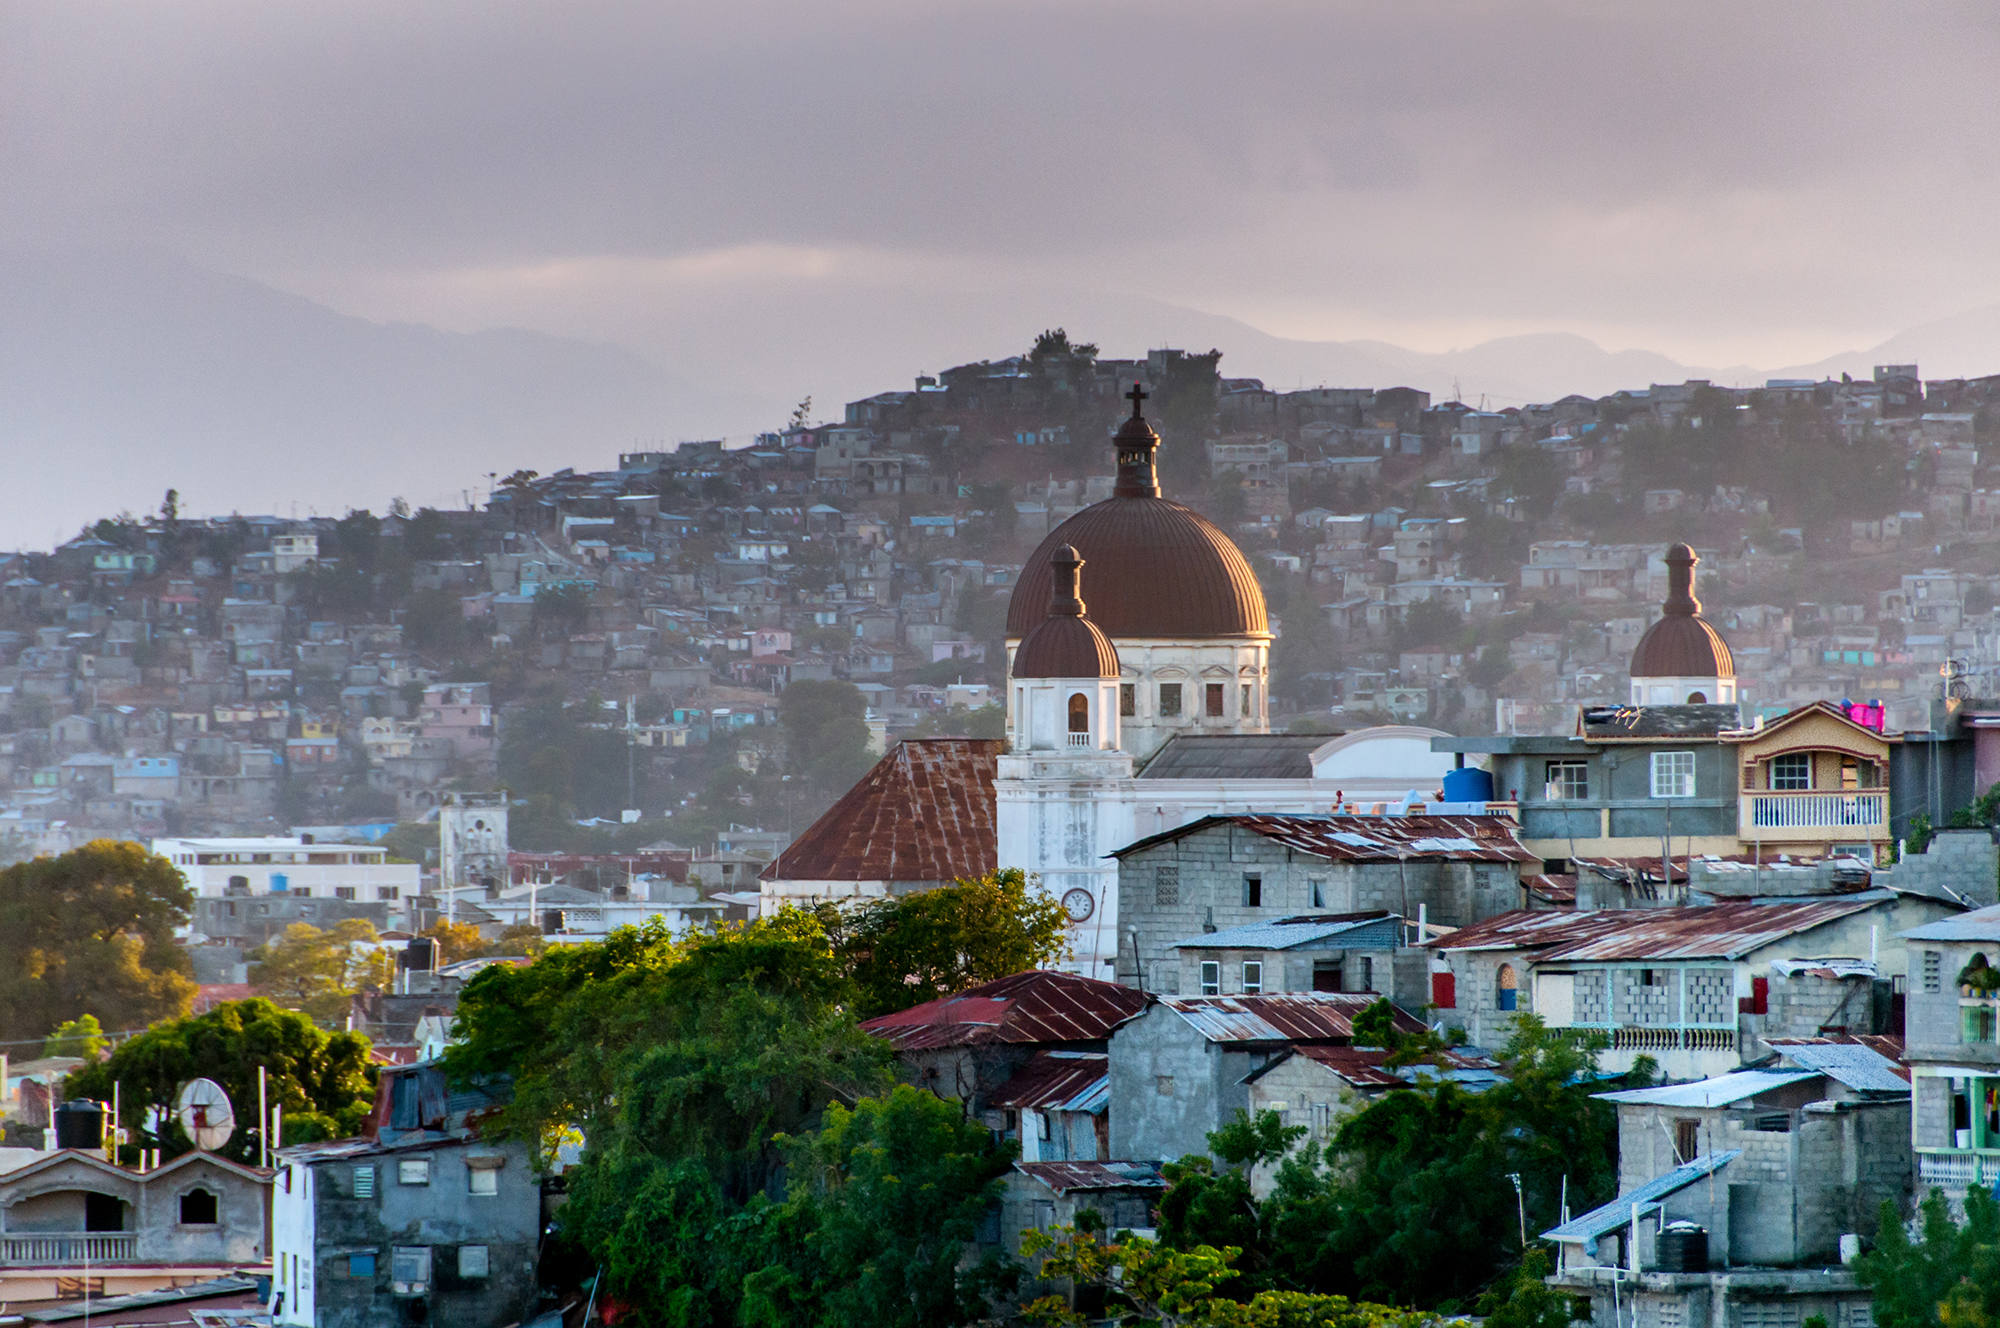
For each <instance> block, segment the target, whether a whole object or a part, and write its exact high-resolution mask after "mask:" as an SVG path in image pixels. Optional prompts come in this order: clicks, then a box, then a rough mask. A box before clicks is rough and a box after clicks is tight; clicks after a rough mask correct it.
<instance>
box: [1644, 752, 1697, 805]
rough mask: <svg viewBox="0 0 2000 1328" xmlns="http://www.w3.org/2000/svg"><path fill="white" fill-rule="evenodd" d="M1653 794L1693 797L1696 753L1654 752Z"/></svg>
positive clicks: (1658, 795)
mask: <svg viewBox="0 0 2000 1328" xmlns="http://www.w3.org/2000/svg"><path fill="white" fill-rule="evenodd" d="M1653 796H1654V797H1656V798H1692V797H1693V796H1694V753H1693V752H1654V753H1653Z"/></svg>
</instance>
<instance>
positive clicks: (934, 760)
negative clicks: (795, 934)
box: [761, 738, 1007, 883]
mask: <svg viewBox="0 0 2000 1328" xmlns="http://www.w3.org/2000/svg"><path fill="white" fill-rule="evenodd" d="M1006 749H1007V744H1006V743H1005V742H1003V741H1002V740H1000V739H998V738H906V739H904V740H903V741H902V742H899V743H897V744H896V745H895V746H894V747H892V748H890V749H889V752H888V754H887V755H886V756H884V757H883V758H882V759H881V760H879V761H877V762H876V763H875V767H874V769H872V770H870V771H869V772H868V773H867V774H865V775H863V776H862V777H861V780H860V782H859V783H857V784H856V785H855V786H854V787H853V788H851V789H849V790H848V791H847V792H846V793H844V794H842V795H841V798H840V801H838V802H836V803H834V804H833V806H831V807H829V808H828V809H827V811H826V814H825V815H824V816H822V817H820V818H819V819H818V820H817V821H814V822H813V823H812V825H811V826H810V827H808V828H807V830H806V832H805V833H804V834H802V835H800V836H799V837H798V839H797V840H795V841H794V842H793V843H792V845H791V847H789V848H787V849H786V850H785V851H784V852H782V853H780V854H779V855H778V856H777V858H776V859H775V860H774V861H773V862H772V863H771V865H770V866H768V867H766V868H765V869H764V870H763V873H762V875H761V879H763V880H767V881H891V882H896V881H902V882H921V883H941V882H945V881H954V880H959V879H961V878H967V879H969V878H971V877H976V876H983V875H985V874H986V873H987V872H990V871H992V870H993V869H994V868H995V867H997V866H998V865H999V847H998V839H997V836H996V832H995V830H994V826H993V776H994V774H995V773H996V772H997V771H998V770H999V768H1000V756H1001V753H1003V752H1004V751H1006Z"/></svg>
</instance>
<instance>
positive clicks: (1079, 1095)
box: [987, 1051, 1111, 1114]
mask: <svg viewBox="0 0 2000 1328" xmlns="http://www.w3.org/2000/svg"><path fill="white" fill-rule="evenodd" d="M1110 1103H1111V1058H1110V1057H1109V1056H1107V1055H1105V1054H1104V1053H1102V1052H1095V1051H1041V1052H1036V1053H1035V1056H1034V1059H1032V1060H1030V1061H1029V1062H1028V1063H1027V1064H1026V1065H1024V1066H1022V1067H1021V1069H1020V1071H1019V1072H1018V1073H1017V1074H1015V1076H1014V1077H1013V1078H1012V1079H1009V1080H1008V1081H1007V1082H1006V1083H1004V1084H1002V1085H1001V1086H1000V1088H999V1090H998V1091H997V1092H995V1093H994V1094H993V1095H992V1096H991V1097H989V1098H988V1099H987V1105H988V1106H994V1107H1015V1108H1021V1107H1025V1108H1028V1109H1029V1110H1031V1111H1087V1112H1090V1113H1092V1114H1096V1113H1097V1112H1101V1111H1103V1110H1104V1109H1105V1108H1106V1107H1107V1106H1109V1105H1110Z"/></svg>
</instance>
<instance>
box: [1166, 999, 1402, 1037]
mask: <svg viewBox="0 0 2000 1328" xmlns="http://www.w3.org/2000/svg"><path fill="white" fill-rule="evenodd" d="M1380 999H1381V997H1380V996H1376V995H1373V994H1370V993H1366V992H1358V993H1337V992H1326V991H1313V992H1296V993H1290V994H1286V995H1281V996H1162V997H1160V998H1159V1001H1160V1004H1162V1005H1165V1006H1167V1007H1168V1008H1169V1009H1171V1010H1173V1012H1174V1013H1175V1014H1178V1015H1179V1016H1180V1017H1181V1018H1183V1019H1185V1020H1187V1021H1188V1023H1189V1024H1191V1025H1193V1026H1194V1029H1195V1031H1196V1032H1198V1033H1200V1034H1201V1035H1202V1036H1203V1037H1205V1038H1207V1039H1208V1040H1209V1041H1210V1042H1329V1041H1337V1042H1345V1041H1348V1040H1350V1039H1351V1038H1353V1036H1354V1016H1355V1015H1358V1014H1360V1013H1361V1012H1362V1011H1363V1010H1365V1009H1367V1008H1368V1007H1369V1006H1370V1005H1373V1004H1374V1003H1375V1002H1376V1001H1378V1000H1380ZM1395 1027H1396V1028H1397V1030H1398V1031H1400V1032H1404V1033H1421V1032H1423V1031H1424V1025H1423V1023H1422V1022H1421V1021H1419V1020H1417V1019H1416V1018H1414V1017H1413V1016H1411V1015H1409V1014H1407V1013H1405V1012H1404V1011H1402V1010H1400V1009H1399V1010H1396V1011H1395Z"/></svg>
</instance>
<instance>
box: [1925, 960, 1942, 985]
mask: <svg viewBox="0 0 2000 1328" xmlns="http://www.w3.org/2000/svg"><path fill="white" fill-rule="evenodd" d="M1943 989H1944V956H1943V955H1942V954H1940V953H1939V952H1938V951H1936V950H1926V951H1924V990H1925V991H1942V990H1943Z"/></svg>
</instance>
